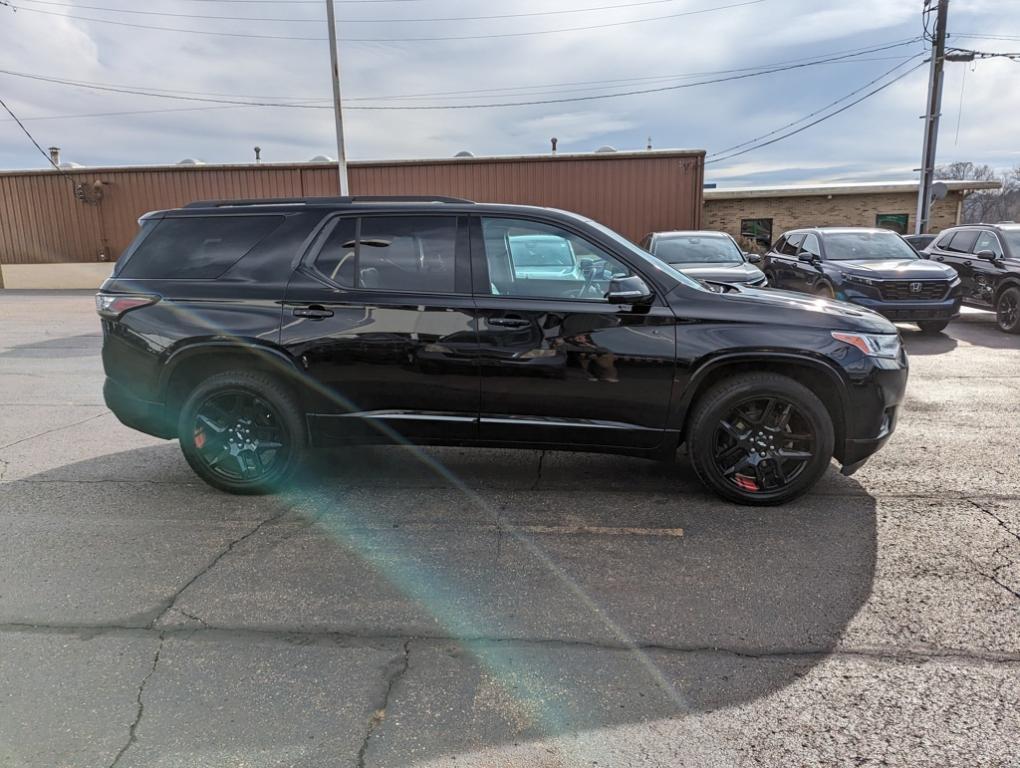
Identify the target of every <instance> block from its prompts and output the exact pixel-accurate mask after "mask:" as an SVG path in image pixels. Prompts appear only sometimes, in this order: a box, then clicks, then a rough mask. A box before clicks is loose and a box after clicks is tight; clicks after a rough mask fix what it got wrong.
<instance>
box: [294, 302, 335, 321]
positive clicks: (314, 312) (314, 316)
mask: <svg viewBox="0 0 1020 768" xmlns="http://www.w3.org/2000/svg"><path fill="white" fill-rule="evenodd" d="M294 317H307V318H309V319H311V320H325V319H326V318H327V317H333V310H332V309H326V308H325V307H321V306H319V305H317V304H313V305H312V306H310V307H298V308H297V309H295V310H294Z"/></svg>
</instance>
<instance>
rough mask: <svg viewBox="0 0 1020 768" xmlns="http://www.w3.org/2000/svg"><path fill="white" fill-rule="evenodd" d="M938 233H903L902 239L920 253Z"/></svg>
mask: <svg viewBox="0 0 1020 768" xmlns="http://www.w3.org/2000/svg"><path fill="white" fill-rule="evenodd" d="M936 237H938V235H904V236H903V239H904V240H906V241H907V243H908V244H909V245H910V247H911V248H913V249H914V250H915V251H917V252H918V253H920V252H921V251H923V250H924V249H925V248H927V247H928V245H929V244H931V241H932V240H934V239H935V238H936Z"/></svg>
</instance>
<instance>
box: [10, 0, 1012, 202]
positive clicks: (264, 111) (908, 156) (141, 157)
mask: <svg viewBox="0 0 1020 768" xmlns="http://www.w3.org/2000/svg"><path fill="white" fill-rule="evenodd" d="M589 2H590V0H589ZM583 3H584V0H571V2H569V3H567V2H565V1H564V2H563V3H562V5H561V4H560V3H559V2H557V3H556V5H549V6H548V8H549V9H552V8H555V7H567V8H577V7H578V6H581V5H583ZM86 4H90V3H86ZM591 4H592V5H602V4H603V3H591ZM714 4H724V0H677V1H676V3H675V4H674V3H670V4H664V5H661V6H654V7H635V8H625V9H617V10H612V11H599V12H590V13H578V14H566V15H559V16H549V17H538V18H521V19H505V20H499V21H474V22H469V21H449V22H444V23H426V22H418V23H371V24H360V23H355V22H354V21H353V19H355V18H378V17H379V16H381V15H383V14H392V15H393V16H394V17H401V16H402V17H411V16H428V15H434V16H463V15H481V13H482V12H481V11H479V10H478V9H479V8H480V7H481V8H486V9H487V8H495V7H496V4H491V3H486V4H480V3H469V2H467V1H466V0H435V2H430V3H421V4H414V5H413V7H412V4H408V5H407V6H402V5H393V6H391V5H386V6H367V5H366V6H360V5H340V6H338V9H339V10H338V13H339V15H340V16H341V17H342V18H343V19H345V21H344V23H343V25H342V28H341V34H342V35H343V36H345V37H414V36H418V37H421V36H434V35H471V34H480V35H481V34H498V33H503V32H518V31H537V30H543V29H553V28H559V27H571V26H584V25H595V24H606V23H611V22H615V21H619V20H626V19H641V18H649V17H651V16H661V15H665V14H666V13H669V12H674V11H675V12H680V11H682V10H692V9H697V8H705V7H709V6H711V5H714ZM29 5H30V4H29V3H25V5H24V7H25V8H28V7H29ZM194 5H195V6H197V4H194ZM124 7H132V6H124ZM134 7H138V8H142V7H144V9H145V10H165V11H169V12H173V13H181V12H193V13H206V14H209V15H217V14H218V15H239V16H242V15H243V16H258V17H261V18H267V17H280V16H283V15H287V16H289V17H291V18H293V19H307V20H314V19H317V18H318V15H319V14H320V13H321V9H319V8H318V7H317V6H315V7H312V6H307V5H293V4H292V5H290V6H283V5H266V7H261V5H258V4H241V3H236V4H234V3H232V4H222V5H220V4H201V7H200V8H196V7H193V4H181V3H177V2H171V1H170V0H152V2H148V3H145V4H144V5H141V4H140V5H138V6H134ZM540 7H541V6H538V5H536V4H535V3H534V0H503V2H501V3H499V4H498V8H499V11H500V12H501V13H514V12H527V11H532V10H535V9H537V8H540ZM380 9H382V10H380ZM79 14H80V15H82V16H92V17H96V18H98V17H100V16H104V17H106V18H112V19H119V20H126V21H127V20H129V21H137V22H140V23H145V24H152V25H163V26H176V27H191V28H194V29H196V30H205V31H225V32H239V31H240V32H254V33H257V34H264V35H304V36H318V35H321V34H322V33H323V26H324V23H304V22H301V21H288V22H271V21H261V22H259V21H246V22H240V21H217V20H207V21H198V20H190V19H172V18H162V17H147V16H129V15H126V14H116V13H113V14H110V13H107V14H103V13H102V12H98V11H85V10H82V11H80V12H79ZM952 14H953V23H954V25H959V27H957V28H961V27H964V26H965V27H967V28H969V29H970V30H972V31H979V32H980V31H982V30H996V31H998V32H1000V33H1007V34H1008V33H1009V30H1003V29H1002V24H1001V10H997V7H996V5H995V4H994V3H992V2H990V0H959V2H958V3H954V7H953V10H952ZM920 28H921V27H920V14H919V9H918V8H917V7H916V4H913V3H907V2H888V0H861V2H858V3H854V4H843V5H833V6H828V7H825V8H819V6H818V3H817V2H816V0H766V1H765V2H762V3H759V4H757V5H752V6H747V7H744V8H733V9H729V10H726V11H720V12H717V13H710V14H702V15H697V16H688V17H683V18H676V19H665V20H660V21H655V22H648V23H638V24H632V25H627V26H615V27H607V28H604V29H593V30H589V31H582V32H570V33H562V34H551V35H536V36H533V37H513V38H497V39H477V40H458V41H434V42H401V43H359V44H355V43H344V44H342V46H341V56H342V64H343V66H342V70H343V91H344V96H345V99H350V100H351V101H350V102H349V104H350V105H351V106H354V105H364V104H366V103H368V102H366V101H364V100H365V99H369V98H379V97H382V96H386V97H406V98H404V99H403V100H401V101H399V102H396V103H400V104H405V105H411V104H423V103H431V104H436V103H439V104H453V103H460V104H474V103H486V102H492V101H498V102H503V101H541V100H543V99H548V98H556V97H557V96H561V97H562V96H586V97H587V96H599V95H604V94H607V93H612V92H615V91H619V90H631V89H635V88H641V87H655V86H664V85H675V84H681V83H688V82H691V81H692V80H696V79H698V78H704V77H708V76H709V75H705V74H700V75H699V74H698V73H709V72H715V71H719V70H730V69H735V68H741V67H748V66H755V65H759V64H763V63H770V62H777V61H786V60H791V59H801V58H804V57H811V56H819V55H824V54H826V53H829V52H832V51H837V50H846V49H852V48H860V47H864V46H874V45H878V44H881V43H883V42H888V41H896V40H902V39H906V38H911V37H915V36H917V35H919V33H920ZM1013 32H1014V33H1020V30H1013ZM0 35H2V37H3V40H4V43H3V44H2V45H0V68H3V69H10V70H16V71H23V72H34V73H40V74H44V75H52V76H57V77H65V78H74V79H79V80H89V81H94V82H106V83H117V84H128V85H136V86H141V87H144V88H163V89H180V90H186V91H194V92H198V91H200V92H208V93H218V94H233V95H238V96H245V97H271V98H272V99H280V98H307V99H310V100H316V101H317V103H319V104H321V105H328V104H329V99H330V78H329V68H328V67H329V64H328V59H329V56H328V47H327V44H326V43H325V42H323V41H306V42H293V41H282V40H251V39H246V38H234V37H214V36H207V35H197V34H196V35H187V34H180V33H171V32H161V31H156V30H142V29H131V28H125V27H117V26H112V25H107V24H101V23H94V22H85V21H77V20H71V19H67V18H60V17H58V16H52V15H42V14H37V13H30V12H22V11H19V12H18V13H16V14H12V13H10V11H9V9H7V8H2V7H0ZM922 50H923V46H922V44H921V43H920V42H918V43H916V44H915V45H914V46H912V47H905V48H903V49H896V50H892V51H889V52H885V53H881V54H874V55H873V56H871V57H868V58H874V59H883V60H876V61H857V62H852V63H850V62H846V63H833V64H827V65H821V66H815V67H809V68H804V69H795V70H791V71H788V72H782V73H775V74H770V75H766V76H761V77H755V78H747V79H742V80H736V81H732V82H727V83H718V84H715V85H702V86H696V87H689V88H682V89H675V90H667V91H662V92H659V93H654V94H648V95H643V96H628V97H620V98H606V99H593V100H587V101H578V102H571V103H564V104H534V105H529V106H519V107H499V108H489V109H463V110H460V109H458V110H422V111H399V112H396V111H394V112H389V111H359V110H354V109H351V110H348V111H347V112H346V113H345V118H346V120H345V123H346V133H347V144H348V152H349V156H350V157H352V158H354V159H367V158H413V157H444V156H451V155H453V154H454V153H456V152H457V151H459V150H462V149H470V150H471V151H473V152H474V153H475V154H477V155H484V154H522V153H535V152H546V151H548V148H549V139H550V138H551V137H552V136H556V137H557V138H558V139H560V150H561V151H590V150H592V149H594V148H595V147H597V146H599V145H602V144H611V145H613V146H616V147H617V148H619V149H640V148H643V147H644V146H645V141H646V139H647V137H649V136H651V137H652V138H653V142H654V145H655V146H656V147H657V148H666V147H671V146H672V147H685V148H690V147H695V148H705V149H707V150H709V151H717V150H719V149H723V148H725V147H727V146H731V145H733V144H737V143H740V142H744V141H747V140H748V139H751V138H753V137H755V136H760V135H762V134H764V133H767V132H770V131H773V130H775V129H777V128H779V127H780V126H782V125H783V124H784V123H787V122H790V121H793V120H796V119H798V118H799V117H802V116H804V115H806V114H808V113H811V112H812V111H815V110H818V108H819V107H821V106H822V105H824V104H826V103H828V102H831V101H833V100H835V99H836V98H838V97H839V96H841V95H844V94H846V93H849V92H850V91H852V90H854V89H856V88H859V87H861V86H862V85H863V84H864V83H866V82H867V81H868V80H870V79H873V78H875V77H876V76H878V75H879V74H880V73H881V72H883V71H884V70H887V69H889V68H890V67H892V66H893V65H894V64H895V63H896V62H895V61H893V60H885V59H889V58H891V57H894V56H899V55H901V54H902V56H904V57H905V56H907V55H909V53H913V52H915V51H916V52H921V51H922ZM964 66H965V65H961V64H954V65H950V68H949V71H948V74H947V85H946V94H945V105H944V108H945V112H946V116H945V117H944V119H943V131H942V144H941V148H940V159H941V158H943V157H945V158H947V159H948V158H949V157H950V156H951V157H952V158H953V159H973V160H975V161H979V162H987V163H990V164H992V165H995V166H1001V167H1004V166H1007V165H1011V164H1014V163H1016V162H1017V158H1018V155H1017V150H1016V149H1015V141H1014V139H1013V136H1014V135H1015V131H1013V130H1012V128H1011V127H1012V126H1015V125H1016V124H1017V119H1018V118H1020V92H1018V91H1017V89H1015V88H1012V87H1011V83H1012V82H1014V81H1015V76H1016V75H1015V73H1016V72H1017V71H1018V70H1016V66H1017V65H1016V64H1013V63H1011V62H1008V61H995V62H982V63H980V64H979V65H978V67H977V69H976V70H975V71H974V72H973V73H971V72H968V74H967V82H966V88H965V91H964V105H965V107H964V109H965V111H964V117H963V120H962V122H961V129H960V138H959V141H958V142H956V138H955V129H956V124H955V114H956V105H957V101H958V94H959V84H960V80H959V78H960V77H961V76H962V70H963V68H964ZM666 76H670V77H671V79H664V78H666ZM642 78H644V79H642ZM649 78H659V79H655V80H653V79H649ZM624 81H626V82H624ZM925 83H926V72H925V71H924V70H922V71H919V72H917V73H915V74H914V75H912V76H911V77H910V78H908V79H906V80H904V81H902V82H901V83H899V84H897V85H896V86H894V87H892V88H890V89H889V90H887V91H885V92H883V93H881V94H879V95H877V96H875V97H874V98H872V99H870V100H868V101H867V102H864V103H862V104H861V105H859V106H857V107H854V108H853V109H851V110H849V111H848V112H846V113H845V114H843V115H840V116H838V117H835V118H833V119H832V120H829V121H827V122H825V123H822V124H820V125H818V126H816V127H813V128H811V129H809V130H807V131H805V132H804V133H801V134H798V135H797V136H795V137H792V138H790V139H787V140H785V141H782V142H779V143H777V144H774V145H772V146H770V147H766V148H763V149H760V150H756V151H754V152H752V153H748V154H747V155H744V156H741V157H739V158H734V159H733V160H732V161H728V162H726V163H721V164H719V165H713V166H709V173H708V177H709V179H712V178H716V179H719V180H725V181H726V183H733V184H738V183H752V182H753V183H771V182H778V181H796V180H798V179H801V178H804V179H810V180H812V181H815V180H825V179H824V178H823V177H824V176H826V175H827V174H832V176H831V178H837V177H838V178H862V179H863V178H868V177H869V176H870V177H873V178H889V177H890V176H891V175H892V177H894V178H902V177H903V176H904V175H909V173H910V170H911V169H912V168H914V167H916V165H917V162H918V159H917V158H918V157H919V156H920V139H921V125H920V121H919V120H917V116H918V115H919V114H920V113H921V111H922V110H923V103H924V89H925ZM561 84H569V85H561ZM467 92H473V93H467ZM422 94H438V95H434V96H422ZM0 95H2V96H3V98H4V99H5V100H7V101H8V103H10V104H11V106H12V108H14V109H15V110H16V111H17V112H18V113H19V114H21V115H22V116H24V117H43V116H53V115H74V114H84V113H97V112H119V111H138V110H156V109H159V110H170V109H188V110H189V111H176V112H167V111H164V112H160V113H157V114H145V115H125V116H120V117H94V118H87V119H67V120H44V121H38V122H36V121H31V120H30V121H28V122H27V123H26V124H27V125H28V126H29V128H30V130H32V131H33V133H34V134H35V135H36V136H37V138H38V139H39V141H40V143H41V144H43V146H49V145H51V144H55V145H59V146H61V147H62V148H63V154H64V157H65V158H66V159H69V160H74V161H77V162H80V163H85V164H136V163H173V162H176V161H178V160H180V159H182V158H184V157H200V158H202V159H204V160H206V161H208V162H245V161H249V160H251V159H252V157H253V153H252V147H253V146H254V145H256V144H258V145H259V146H261V147H262V150H263V151H262V156H263V158H264V159H265V160H266V161H301V160H307V159H308V158H310V157H312V156H313V155H317V154H320V153H325V154H330V155H333V154H335V153H336V147H335V140H334V133H333V116H332V113H331V111H330V110H329V109H315V110H311V109H308V110H305V109H301V110H298V109H281V108H229V109H222V108H215V109H213V108H209V109H195V108H196V107H204V106H206V105H202V104H195V103H191V102H181V101H173V100H169V99H159V98H153V97H149V96H141V95H126V94H111V93H104V92H101V91H95V90H85V89H78V88H69V87H65V86H60V85H52V84H46V83H40V82H36V81H31V80H24V79H20V78H15V77H11V76H9V75H0ZM208 106H209V107H213V106H214V105H208ZM988 115H994V119H988V118H987V116H988ZM982 116H984V117H982ZM947 131H948V133H947ZM44 162H45V161H44V160H43V158H42V157H40V156H39V155H38V153H37V152H36V150H35V149H34V148H33V147H32V146H31V145H30V144H29V143H28V142H27V141H26V139H25V137H24V135H23V134H21V133H20V131H18V130H17V127H16V126H15V125H14V124H13V123H12V122H9V121H5V122H0V166H2V167H8V168H9V167H40V166H42V164H43V163H44Z"/></svg>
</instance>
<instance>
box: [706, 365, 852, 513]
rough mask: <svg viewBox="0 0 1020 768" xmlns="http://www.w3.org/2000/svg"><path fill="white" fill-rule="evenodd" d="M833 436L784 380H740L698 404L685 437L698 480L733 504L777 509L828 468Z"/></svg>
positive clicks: (806, 396) (817, 408)
mask: <svg viewBox="0 0 1020 768" xmlns="http://www.w3.org/2000/svg"><path fill="white" fill-rule="evenodd" d="M834 442H835V434H834V430H833V426H832V419H831V418H830V416H829V412H828V411H827V410H826V408H825V405H823V404H822V401H821V400H819V399H818V397H817V396H816V395H815V394H814V393H813V392H812V391H811V390H809V389H808V388H807V387H805V386H804V385H802V384H800V383H798V382H796V381H794V380H793V379H790V378H788V377H786V376H780V375H777V374H768V373H757V374H742V375H739V376H734V377H733V378H730V379H726V380H724V381H722V382H721V383H719V384H717V385H716V386H715V387H714V388H713V389H711V390H710V391H709V392H707V393H706V394H705V395H704V396H702V398H701V399H700V400H699V401H698V404H697V405H696V406H695V408H694V411H693V414H692V416H691V421H690V427H689V430H688V433H687V443H688V452H689V454H690V457H691V463H692V464H693V465H694V471H695V472H696V473H697V475H698V478H699V479H700V480H701V481H702V482H703V483H704V484H705V485H707V486H708V487H709V488H711V489H712V490H713V491H715V492H716V493H718V494H719V495H720V496H722V497H724V498H726V499H729V500H730V501H735V502H737V503H739V504H751V505H755V506H762V505H769V504H782V503H783V502H786V501H790V500H791V499H794V498H796V497H797V496H800V495H801V494H802V493H804V492H805V491H807V490H808V489H809V488H811V486H813V485H814V484H815V482H817V480H818V478H820V477H821V476H822V474H823V473H824V472H825V470H826V469H827V468H828V466H829V460H830V459H831V457H832V450H833V444H834Z"/></svg>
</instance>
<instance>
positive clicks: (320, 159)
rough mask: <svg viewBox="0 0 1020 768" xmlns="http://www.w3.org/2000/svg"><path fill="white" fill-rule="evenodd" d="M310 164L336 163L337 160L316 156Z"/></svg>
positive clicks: (326, 156) (327, 156)
mask: <svg viewBox="0 0 1020 768" xmlns="http://www.w3.org/2000/svg"><path fill="white" fill-rule="evenodd" d="M308 162H310V163H335V162H336V160H334V159H333V158H332V157H330V156H329V155H316V156H315V157H313V158H312V159H311V160H309V161H308Z"/></svg>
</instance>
